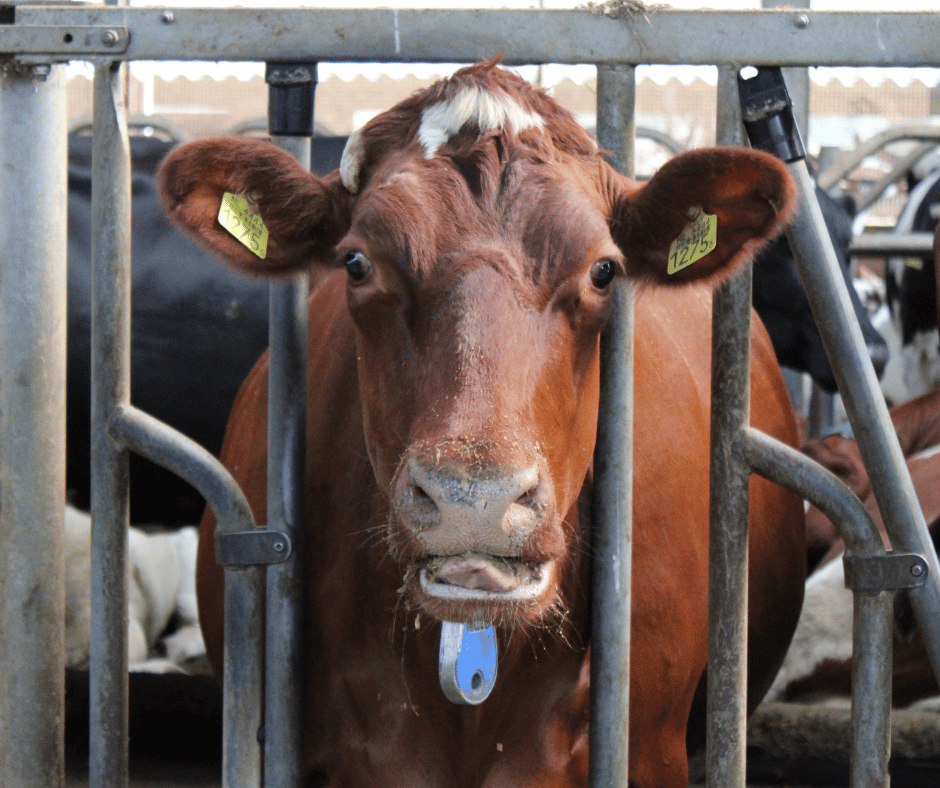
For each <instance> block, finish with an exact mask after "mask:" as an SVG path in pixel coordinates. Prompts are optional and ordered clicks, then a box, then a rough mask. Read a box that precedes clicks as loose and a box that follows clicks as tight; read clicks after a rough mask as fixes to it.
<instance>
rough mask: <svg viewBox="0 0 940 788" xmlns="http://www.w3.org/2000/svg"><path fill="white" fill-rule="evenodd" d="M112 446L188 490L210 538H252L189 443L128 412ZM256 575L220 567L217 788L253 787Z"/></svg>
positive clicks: (257, 721) (258, 625)
mask: <svg viewBox="0 0 940 788" xmlns="http://www.w3.org/2000/svg"><path fill="white" fill-rule="evenodd" d="M108 427H109V430H110V433H111V435H112V436H114V438H115V439H118V440H120V441H121V442H122V443H123V444H125V445H127V446H129V447H131V448H132V449H133V450H134V451H136V452H137V453H139V454H141V455H143V456H144V457H146V458H148V459H149V460H152V461H153V462H156V463H159V464H160V465H162V466H163V467H165V468H167V469H169V470H171V471H173V472H174V473H176V474H177V475H178V476H180V477H182V478H183V479H185V480H186V481H188V482H189V483H190V484H192V485H193V486H194V487H195V488H196V489H197V490H198V491H199V493H200V494H201V495H202V496H203V497H204V498H205V499H206V501H207V503H208V504H209V506H211V507H212V510H213V512H214V513H215V515H216V519H217V520H218V525H217V526H216V536H218V535H219V534H222V533H244V532H249V531H252V530H254V528H255V521H254V517H253V515H252V513H251V508H250V507H249V505H248V501H247V500H246V499H245V496H244V494H243V493H242V491H241V489H240V488H239V487H238V485H237V484H236V482H235V480H234V479H232V477H231V476H230V474H229V473H228V471H226V470H225V469H224V468H223V467H222V466H221V464H220V463H219V461H218V460H217V459H216V458H215V457H213V456H212V455H211V454H209V452H207V451H206V450H205V449H204V448H203V447H202V446H199V445H198V444H196V443H195V442H194V441H192V440H191V439H190V438H187V437H186V436H184V435H182V434H180V433H179V432H177V431H176V430H174V429H173V428H171V427H169V426H167V425H166V424H163V423H162V422H160V421H159V420H157V419H155V418H153V417H152V416H149V415H147V414H146V413H143V412H142V411H139V410H137V409H136V408H133V407H122V408H120V409H118V410H116V411H115V412H114V413H113V415H112V418H111V420H110V423H109V425H108ZM263 625H264V569H263V567H260V566H237V567H226V571H225V652H224V657H223V677H224V681H223V690H222V692H223V697H222V703H223V712H222V713H223V720H222V725H223V748H222V785H223V786H224V787H225V788H245V787H246V786H248V787H250V786H260V785H261V746H260V744H259V741H258V735H259V730H260V727H261V723H262V705H263V687H264V676H263V665H264V659H263V651H262V649H263V645H264V631H263Z"/></svg>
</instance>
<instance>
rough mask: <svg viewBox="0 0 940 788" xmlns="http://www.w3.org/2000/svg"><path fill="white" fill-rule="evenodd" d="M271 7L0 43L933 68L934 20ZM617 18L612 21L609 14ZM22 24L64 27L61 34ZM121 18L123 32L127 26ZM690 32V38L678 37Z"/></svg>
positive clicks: (83, 18)
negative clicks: (107, 37) (105, 42)
mask: <svg viewBox="0 0 940 788" xmlns="http://www.w3.org/2000/svg"><path fill="white" fill-rule="evenodd" d="M629 8H630V6H629V4H625V9H627V10H623V11H620V12H617V13H611V14H610V15H609V16H608V15H605V14H603V13H600V12H596V13H592V12H591V11H590V10H588V9H573V10H567V9H565V10H561V9H527V10H511V9H499V10H495V9H492V10H491V9H465V10H463V9H462V10H456V9H405V8H399V9H334V8H323V9H281V8H225V9H204V8H173V9H166V10H164V9H161V8H146V7H141V8H123V7H121V8H107V7H105V8H102V7H100V6H88V7H78V8H71V7H45V6H42V5H39V6H30V5H22V6H17V12H16V24H13V25H2V26H0V51H4V52H14V53H26V52H30V53H34V54H40V53H46V52H48V51H49V50H50V49H54V50H55V54H58V55H60V56H64V57H69V56H71V57H74V58H76V59H81V57H82V53H83V52H85V53H86V56H87V54H88V53H91V54H100V53H101V36H102V33H101V32H100V31H95V32H96V33H97V35H95V36H92V37H90V38H89V37H88V36H87V35H85V34H84V33H83V31H82V26H87V25H105V26H107V25H112V26H114V28H115V35H113V36H112V37H111V40H112V41H114V44H113V48H114V49H115V50H118V49H122V48H123V47H124V45H125V43H126V48H123V51H115V52H114V53H113V54H111V55H109V56H110V57H116V58H120V59H125V60H254V61H258V60H262V61H276V60H298V61H321V62H328V61H339V62H348V61H366V62H373V61H395V62H446V63H452V62H470V61H475V60H478V59H481V58H488V57H494V56H495V55H497V54H499V53H501V52H502V53H505V55H506V62H507V63H513V64H516V63H598V64H616V63H664V64H675V65H712V64H715V63H741V64H747V63H749V64H752V65H771V64H777V65H781V66H814V65H817V66H936V65H938V64H940V53H938V50H937V47H936V42H937V40H940V16H938V15H937V14H936V13H933V12H929V11H923V12H903V13H899V12H890V11H887V12H844V11H843V12H836V11H812V10H808V9H773V10H750V11H709V10H698V11H680V10H672V9H662V10H659V9H656V8H654V7H643V6H639V7H638V8H637V10H635V11H633V10H629ZM613 17H616V18H613ZM29 25H39V26H44V25H72V26H75V29H74V30H73V31H72V35H71V39H70V40H68V41H66V40H64V37H63V36H59V37H54V38H52V39H51V43H50V37H49V35H48V32H47V31H46V34H45V35H40V33H42V32H43V31H41V30H37V31H36V32H35V34H33V35H30V31H29V30H28V27H27V26H29ZM121 28H126V30H127V35H126V36H125V35H124V31H123V30H122V29H121ZM690 30H694V31H695V35H689V31H690Z"/></svg>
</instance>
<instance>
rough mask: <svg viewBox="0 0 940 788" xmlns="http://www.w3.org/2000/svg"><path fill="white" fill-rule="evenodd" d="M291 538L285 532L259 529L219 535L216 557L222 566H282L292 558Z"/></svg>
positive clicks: (216, 538) (217, 537) (216, 543)
mask: <svg viewBox="0 0 940 788" xmlns="http://www.w3.org/2000/svg"><path fill="white" fill-rule="evenodd" d="M291 550H292V545H291V541H290V537H289V536H288V535H287V534H286V533H284V532H283V531H269V530H268V529H266V528H259V529H257V530H255V531H241V532H237V533H218V534H216V537H215V557H216V561H217V562H218V563H220V564H222V566H257V565H259V564H282V563H284V562H285V561H286V560H287V559H288V558H290V554H291Z"/></svg>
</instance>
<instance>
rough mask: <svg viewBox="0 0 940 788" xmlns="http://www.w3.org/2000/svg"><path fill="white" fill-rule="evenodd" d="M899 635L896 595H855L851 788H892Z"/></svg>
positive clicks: (857, 592) (885, 592) (864, 592)
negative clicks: (893, 703)
mask: <svg viewBox="0 0 940 788" xmlns="http://www.w3.org/2000/svg"><path fill="white" fill-rule="evenodd" d="M879 547H880V545H879ZM881 552H882V554H883V553H884V551H883V550H882V551H881ZM893 636H894V594H892V593H891V592H890V591H879V592H876V593H870V592H867V591H855V592H854V595H853V621H852V749H851V753H850V757H849V786H850V788H888V786H889V785H890V778H889V776H888V758H889V756H890V754H891V679H892V672H891V671H892V663H891V658H892V652H893V650H894V642H893Z"/></svg>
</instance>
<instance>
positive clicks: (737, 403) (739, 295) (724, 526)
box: [706, 66, 751, 788]
mask: <svg viewBox="0 0 940 788" xmlns="http://www.w3.org/2000/svg"><path fill="white" fill-rule="evenodd" d="M717 130H718V140H717V141H718V144H719V145H743V144H745V141H744V129H743V126H742V121H741V114H740V105H739V103H738V91H737V72H736V69H734V68H733V67H731V66H721V67H719V69H718V116H717ZM750 306H751V273H750V270H749V269H748V271H746V272H745V273H743V274H742V275H740V276H738V277H736V278H735V279H733V280H731V281H730V282H727V283H726V284H725V285H723V286H722V287H720V288H719V289H718V290H717V291H716V292H715V296H714V300H713V310H714V312H713V317H712V416H711V440H712V448H711V468H712V469H711V496H710V517H711V531H710V537H709V540H710V541H709V587H708V588H709V600H708V613H709V615H708V623H709V629H708V729H707V730H708V732H707V740H706V769H707V772H706V780H707V784H708V785H709V786H714V788H719V787H720V788H735V787H736V786H737V787H739V788H744V775H745V717H746V713H747V702H746V701H747V545H748V534H747V513H748V476H749V469H748V467H747V466H746V465H745V463H744V462H743V460H742V459H741V457H740V456H737V455H736V453H735V452H734V451H733V449H732V447H733V445H734V443H735V441H736V439H737V437H738V434H739V433H740V432H741V431H742V430H744V429H746V428H747V425H748V421H749V413H750V368H751V358H750V335H751V312H750Z"/></svg>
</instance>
